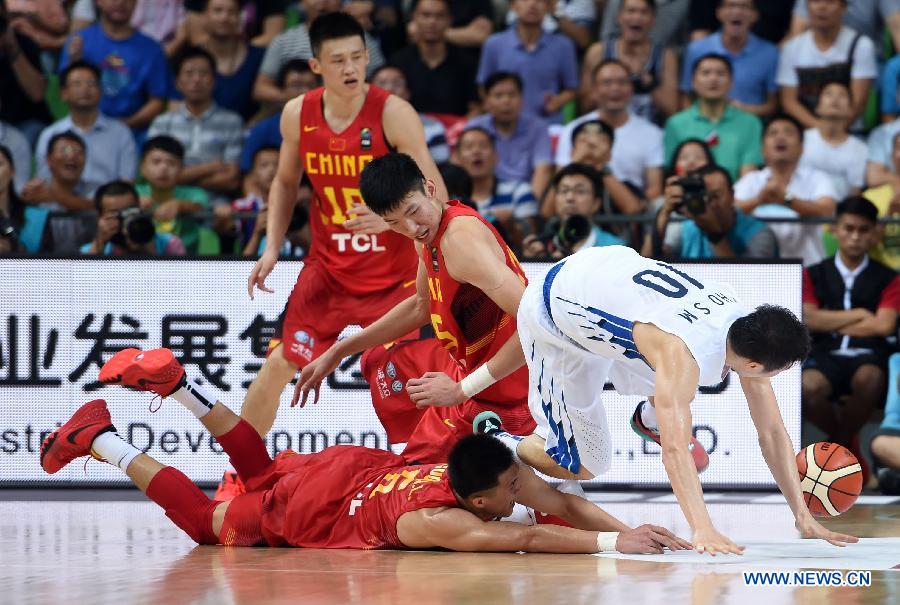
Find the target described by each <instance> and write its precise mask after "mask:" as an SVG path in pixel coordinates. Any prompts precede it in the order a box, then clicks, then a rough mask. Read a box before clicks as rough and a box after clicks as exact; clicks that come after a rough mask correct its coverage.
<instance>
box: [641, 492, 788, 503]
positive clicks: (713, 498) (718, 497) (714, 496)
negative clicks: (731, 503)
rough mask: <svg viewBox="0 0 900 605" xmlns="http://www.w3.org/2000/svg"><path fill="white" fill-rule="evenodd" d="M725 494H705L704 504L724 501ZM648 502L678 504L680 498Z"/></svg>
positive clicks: (667, 495) (667, 496) (655, 499)
mask: <svg viewBox="0 0 900 605" xmlns="http://www.w3.org/2000/svg"><path fill="white" fill-rule="evenodd" d="M725 496H726V495H725V494H703V501H704V502H715V501H717V500H722V499H723V498H725ZM781 499H782V501H783V500H784V496H782V497H781ZM647 502H653V503H654V504H677V503H678V498H676V497H675V494H666V495H665V496H657V497H656V498H648V499H647Z"/></svg>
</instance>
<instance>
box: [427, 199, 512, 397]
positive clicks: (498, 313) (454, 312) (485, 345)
mask: <svg viewBox="0 0 900 605" xmlns="http://www.w3.org/2000/svg"><path fill="white" fill-rule="evenodd" d="M461 216H474V217H476V218H477V219H478V220H480V221H481V222H482V223H483V224H484V225H485V226H486V227H487V228H488V229H490V231H491V234H492V235H493V236H494V239H496V240H497V243H498V244H499V245H500V247H501V248H502V249H503V250H504V251H505V252H506V266H507V267H509V268H510V269H512V271H513V273H515V274H516V275H518V276H519V279H521V280H522V282H523V283H528V280H527V278H526V277H525V273H524V272H523V271H522V267H521V266H520V265H519V260H518V259H517V258H516V255H515V254H513V251H512V250H510V249H509V246H507V245H506V242H504V241H503V238H502V237H500V234H499V233H497V230H496V229H494V227H493V226H492V225H491V224H490V223H489V222H487V221H486V220H485V219H484V217H482V216H481V215H480V214H479V213H478V212H477V211H475V210H472V209H471V208H469V207H468V206H466V205H464V204H461V203H459V202H458V201H456V200H453V201H451V202H450V204H449V206H448V207H447V208H445V209H444V214H443V216H441V223H440V225H439V227H438V231H437V233H436V234H435V237H434V241H433V242H432V243H431V246H423V247H422V260H423V262H424V263H425V269H426V271H427V272H428V288H429V290H430V291H431V292H430V293H431V324H432V326H433V327H434V333H435V336H437V338H438V339H439V340H440V341H441V342H443V343H444V347H446V348H447V350H448V351H450V354H451V355H453V357H454V358H455V359H456V360H457V361H458V362H459V363H460V364H461V365H462V366H463V368H464V370H465V371H466V372H467V373H468V372H471V371H473V370H474V369H475V368H477V367H478V366H480V365H481V364H483V363H485V362H486V361H487V360H488V359H490V358H491V357H493V356H494V354H495V353H496V352H497V351H498V350H499V349H500V347H502V346H503V345H504V344H505V343H506V341H507V340H508V339H509V338H510V337H511V336H513V334H514V333H515V331H516V318H515V317H511V316H510V315H508V314H507V313H506V312H504V311H503V309H501V308H500V307H499V306H497V303H495V302H494V301H492V300H491V299H490V297H489V296H488V295H487V294H485V293H484V292H482V291H481V290H479V289H478V288H476V287H475V286H473V285H471V284H461V283H459V282H458V281H456V280H455V279H453V277H451V276H450V273H448V272H447V265H446V263H445V262H444V255H443V252H441V238H442V237H443V236H444V233H445V232H446V230H447V226H448V225H449V224H450V221H452V220H453V219H455V218H457V217H461ZM474 399H476V400H484V401H490V402H493V403H496V404H498V405H501V406H502V405H519V404H520V403H521V402H522V401H523V400H526V401H527V399H528V369H527V367H526V366H522V367H521V368H519V369H518V370H516V371H515V372H513V373H512V374H510V375H509V376H507V377H506V378H504V379H503V380H500V381H498V382H496V383H494V384H493V385H492V386H490V387H488V388H487V389H485V390H484V391H482V392H481V393H479V394H478V395H476V396H475V397H474Z"/></svg>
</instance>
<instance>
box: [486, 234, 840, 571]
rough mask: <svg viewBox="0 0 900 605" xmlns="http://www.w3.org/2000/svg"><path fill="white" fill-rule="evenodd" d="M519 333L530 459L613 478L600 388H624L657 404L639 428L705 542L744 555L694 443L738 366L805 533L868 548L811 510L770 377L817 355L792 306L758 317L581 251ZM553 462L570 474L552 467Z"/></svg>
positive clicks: (705, 548) (642, 265) (718, 292)
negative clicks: (709, 391) (724, 527)
mask: <svg viewBox="0 0 900 605" xmlns="http://www.w3.org/2000/svg"><path fill="white" fill-rule="evenodd" d="M518 328H519V338H520V339H521V342H522V349H523V352H524V354H525V359H526V362H527V364H528V373H529V380H530V392H529V406H530V407H531V412H532V415H533V416H534V418H535V421H536V422H537V424H538V429H537V431H536V433H537V434H536V435H532V436H530V437H527V438H526V439H525V440H524V441H522V442H521V443H520V444H519V445H518V447H517V453H518V454H519V456H520V457H521V458H522V460H523V461H525V462H527V463H529V464H531V465H532V466H534V467H535V468H538V469H539V470H541V471H542V472H545V473H547V474H551V475H553V476H557V477H560V478H567V477H569V476H570V475H568V473H559V470H560V469H559V467H562V468H564V469H566V470H567V471H568V472H569V473H571V474H572V475H574V476H575V477H576V478H578V479H589V478H592V477H593V476H595V475H598V474H601V473H603V472H605V471H606V470H607V469H608V468H609V465H610V461H611V452H610V450H611V444H610V436H609V429H608V427H607V421H606V411H605V409H604V408H603V404H602V400H601V394H602V392H603V386H604V384H605V383H606V381H607V380H610V381H611V382H612V383H613V385H614V386H615V388H616V391H618V392H619V393H622V394H625V395H643V396H646V397H648V398H649V400H650V403H651V404H652V406H651V405H642V406H639V408H638V410H637V411H636V413H635V418H634V419H633V423H636V424H637V426H636V427H635V428H636V430H639V432H640V433H641V434H642V436H645V437H647V436H651V438H653V439H654V440H655V441H657V442H658V443H660V445H661V446H662V460H663V464H664V465H665V468H666V473H667V474H668V476H669V480H670V482H671V484H672V490H673V491H674V492H675V495H676V497H677V498H678V502H679V503H680V504H681V508H682V510H683V511H684V514H685V517H686V518H687V520H688V522H689V523H690V525H691V529H692V530H693V543H694V548H695V549H696V550H698V551H700V552H709V553H711V554H715V553H736V554H739V553H741V552H742V551H743V547H742V546H738V545H736V544H735V543H734V542H732V541H731V540H730V539H729V538H727V537H726V536H724V535H723V534H721V533H719V532H718V531H717V530H716V529H715V528H714V527H713V524H712V521H711V520H710V517H709V513H708V512H707V510H706V506H705V505H704V502H703V493H702V490H701V487H700V480H699V477H698V475H697V470H698V468H697V467H700V466H703V464H701V463H700V461H695V458H694V457H692V453H691V451H690V445H689V444H690V443H692V440H693V437H692V434H691V429H692V425H691V410H690V404H691V401H692V400H693V399H694V395H695V393H696V391H697V387H698V386H699V385H714V384H718V383H719V382H721V381H722V380H723V378H724V376H725V374H726V373H727V372H728V371H734V372H735V373H736V374H737V375H738V376H739V377H740V382H741V387H742V388H743V390H744V394H745V395H746V398H747V403H748V405H749V407H750V413H751V417H752V418H753V423H754V424H755V425H756V430H757V432H758V434H759V442H760V447H761V449H762V453H763V456H764V458H765V460H766V462H767V464H768V465H769V468H770V469H771V470H772V474H773V476H774V478H775V480H776V482H777V483H778V486H779V488H780V489H781V491H782V493H783V494H784V496H785V499H786V500H787V503H788V505H789V506H790V508H791V510H792V511H793V513H794V517H795V519H796V525H797V529H798V530H799V531H800V533H801V535H803V536H804V537H816V538H823V539H825V540H828V541H829V542H831V543H832V544H835V545H842V543H845V542H854V541H856V539H855V538H853V537H852V536H846V535H842V534H837V533H834V532H831V531H829V530H827V529H825V528H824V527H823V526H822V525H821V524H819V523H818V522H817V521H816V520H815V519H813V517H812V515H811V514H810V512H809V510H808V509H807V507H806V505H805V504H804V502H803V497H802V492H801V490H800V480H799V476H798V473H797V465H796V462H795V459H794V447H793V445H792V444H791V441H790V438H789V437H788V434H787V431H786V430H785V428H784V423H783V420H782V418H781V414H780V412H779V409H778V403H777V402H776V400H775V393H774V391H773V390H772V386H771V383H770V380H769V379H770V378H771V377H772V376H774V375H776V374H778V373H779V372H781V371H782V370H785V369H787V368H789V367H790V366H792V365H793V364H794V363H796V362H798V361H801V362H802V361H803V360H804V359H805V358H806V355H807V354H808V352H809V334H808V333H807V330H806V328H805V326H804V325H803V324H802V323H801V322H800V321H799V320H798V319H797V318H796V317H795V316H794V315H793V314H792V313H791V312H790V311H788V310H787V309H784V308H781V307H775V306H771V305H764V306H762V307H760V308H758V309H757V310H755V311H753V312H752V313H748V312H747V310H746V309H745V308H744V307H743V306H742V305H741V303H740V302H739V301H738V300H737V297H736V296H735V294H734V291H733V290H732V289H731V287H730V286H728V285H726V284H721V283H711V282H707V283H701V282H700V281H699V280H697V279H695V278H694V277H692V276H690V275H688V274H687V273H684V272H682V271H679V270H678V269H675V268H674V267H672V266H670V265H667V264H666V263H662V262H658V261H654V260H651V259H647V258H644V257H642V256H640V255H638V254H637V253H636V252H635V251H634V250H631V249H630V248H626V247H623V246H608V247H600V248H588V249H585V250H582V251H580V252H578V253H576V254H574V255H572V256H570V257H568V258H566V259H564V260H562V261H560V262H559V263H557V264H556V265H554V266H553V267H552V268H551V269H550V271H549V272H548V273H547V274H546V276H545V277H544V278H538V279H535V280H533V281H532V282H531V283H530V284H529V286H528V287H527V288H526V290H525V293H524V294H523V296H522V301H521V303H520V305H519V312H518ZM497 378H499V377H497ZM693 443H694V449H695V450H696V449H697V448H699V447H700V445H699V443H697V442H696V440H693ZM536 444H539V447H536ZM545 452H546V453H545ZM547 455H549V456H550V458H552V459H553V461H554V462H555V463H556V464H557V465H559V466H557V467H556V468H552V467H550V466H548V464H550V461H549V460H548V459H547ZM703 455H704V456H705V453H704V454H703ZM695 464H696V466H695ZM551 466H552V465H551Z"/></svg>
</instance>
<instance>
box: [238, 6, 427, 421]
mask: <svg viewBox="0 0 900 605" xmlns="http://www.w3.org/2000/svg"><path fill="white" fill-rule="evenodd" d="M309 35H310V41H311V44H312V48H313V53H314V58H313V59H310V67H311V68H312V70H313V71H314V72H315V73H316V74H318V75H320V76H321V77H322V81H323V84H324V86H323V87H322V88H318V89H315V90H312V91H310V92H308V93H306V94H305V95H302V96H300V97H297V98H296V99H294V100H292V101H290V102H289V103H288V104H287V106H286V107H285V109H284V112H283V114H282V118H281V132H282V135H283V137H284V142H283V144H282V146H281V153H280V157H279V161H278V173H277V175H276V177H275V181H274V183H273V184H272V189H271V193H270V196H269V213H268V222H267V227H266V236H267V239H266V249H265V252H264V254H263V255H262V257H261V258H260V259H259V261H258V262H257V263H256V266H255V267H254V269H253V271H252V272H251V274H250V277H249V279H248V283H247V288H248V292H249V294H250V297H251V298H252V297H253V292H254V288H255V287H258V288H259V289H260V290H262V291H265V292H271V290H270V289H268V288H267V287H266V285H265V280H266V277H267V276H268V275H269V273H271V271H272V268H273V267H274V266H275V263H276V262H277V260H278V251H279V250H280V248H281V244H282V241H283V239H284V234H285V230H286V228H287V226H288V224H289V222H290V217H291V212H292V208H293V206H294V203H295V200H296V197H297V186H298V183H299V182H300V178H301V176H302V175H303V174H304V173H305V174H306V175H307V176H308V177H309V179H310V180H311V181H312V185H313V190H314V201H313V203H314V205H315V209H311V211H310V216H311V218H310V224H311V228H312V235H313V237H312V245H311V249H310V251H309V254H308V255H307V257H306V259H305V263H304V268H303V271H301V273H300V276H299V278H298V279H297V284H296V285H295V286H294V289H293V291H292V292H291V295H290V298H289V299H288V302H287V305H286V306H285V310H284V313H283V314H282V317H281V319H280V321H279V324H280V325H279V329H278V331H277V332H276V336H275V338H273V340H272V341H271V342H270V344H269V353H268V356H267V358H266V361H265V363H264V364H263V367H262V368H261V370H260V372H259V375H258V376H257V377H256V379H255V380H254V381H253V383H252V384H251V385H250V389H249V391H248V393H247V399H246V401H245V403H244V406H243V408H242V410H241V416H242V417H243V418H244V419H246V420H247V421H248V422H249V423H250V424H251V425H253V427H254V428H255V429H256V430H257V432H259V434H260V435H264V434H266V433H267V432H268V430H269V429H270V428H271V426H272V424H273V422H274V421H275V416H276V413H277V411H278V401H279V398H280V396H281V393H282V391H283V390H284V386H285V385H286V384H287V383H288V382H289V381H290V380H291V379H292V378H293V377H294V375H295V374H296V372H297V369H298V368H301V367H303V366H305V365H306V364H307V363H309V362H310V361H311V360H313V359H315V358H316V357H317V356H318V355H319V354H321V353H322V352H323V351H325V350H326V349H327V348H328V347H329V346H330V345H331V344H332V343H333V342H334V341H335V340H336V339H337V337H338V335H339V334H340V332H341V331H342V330H343V329H344V327H346V326H347V325H352V324H361V325H368V324H369V323H371V322H372V321H374V320H375V319H377V318H378V317H380V316H381V315H382V314H383V313H384V312H386V311H387V310H388V309H390V308H391V307H393V306H394V304H396V303H397V302H399V301H401V300H403V299H404V298H406V297H407V296H409V292H410V291H411V286H412V285H413V283H414V282H415V271H416V269H415V267H416V258H415V249H414V247H413V246H412V245H411V244H410V242H409V241H408V240H407V239H406V238H404V237H402V236H400V235H398V234H396V233H393V232H391V231H390V230H389V229H388V227H387V226H386V225H385V223H384V221H383V220H382V219H381V218H380V217H378V216H377V215H375V214H374V213H372V212H371V211H370V210H369V209H368V208H367V207H366V206H365V205H364V204H363V200H362V196H361V195H360V193H359V185H358V183H359V175H360V172H361V171H362V169H363V167H364V166H365V165H366V164H367V163H368V162H370V161H371V160H372V159H374V158H376V157H379V156H381V155H384V154H385V153H387V152H388V151H389V149H391V148H394V149H398V150H403V151H404V152H405V153H408V154H409V155H410V156H412V157H413V158H415V160H416V162H418V164H419V166H420V167H421V169H422V171H423V172H424V173H425V174H427V175H429V178H432V179H434V180H435V182H436V183H437V185H436V186H437V187H438V188H439V189H440V190H442V191H443V182H442V181H441V180H440V176H439V173H438V171H437V168H436V166H435V165H434V162H433V161H432V159H431V156H430V155H429V153H428V147H427V145H426V142H425V135H424V132H423V128H422V123H421V121H420V120H419V117H418V114H417V113H416V111H415V110H414V109H413V108H412V106H410V105H409V104H408V103H407V102H406V101H404V100H402V99H400V98H398V97H396V96H393V95H390V94H389V93H387V92H386V91H384V90H381V89H379V88H377V87H374V86H369V85H367V84H366V83H365V74H366V65H367V64H368V61H369V57H368V54H367V52H366V47H365V42H364V38H363V30H362V28H361V27H360V26H359V24H358V23H357V22H356V20H355V19H354V18H352V17H351V16H349V15H347V14H346V13H329V14H326V15H322V16H320V17H318V18H317V19H316V20H315V21H314V22H313V23H312V25H311V26H310V28H309ZM315 210H318V212H316V211H315Z"/></svg>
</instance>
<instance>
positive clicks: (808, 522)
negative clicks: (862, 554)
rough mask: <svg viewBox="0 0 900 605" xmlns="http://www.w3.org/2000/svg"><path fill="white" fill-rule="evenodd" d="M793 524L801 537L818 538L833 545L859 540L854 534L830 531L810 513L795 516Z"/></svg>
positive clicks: (844, 544) (845, 544)
mask: <svg viewBox="0 0 900 605" xmlns="http://www.w3.org/2000/svg"><path fill="white" fill-rule="evenodd" d="M794 525H795V526H796V527H797V531H799V532H800V537H801V538H819V539H822V540H825V541H826V542H828V543H829V544H833V545H834V546H847V544H855V543H856V542H859V538H857V537H855V536H850V535H847V534H839V533H837V532H833V531H831V530H830V529H828V528H826V527H824V526H823V525H822V524H821V523H819V522H818V521H816V520H815V519H813V516H812V515H810V514H805V515H801V516H799V517H797V520H796V521H795V522H794Z"/></svg>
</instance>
